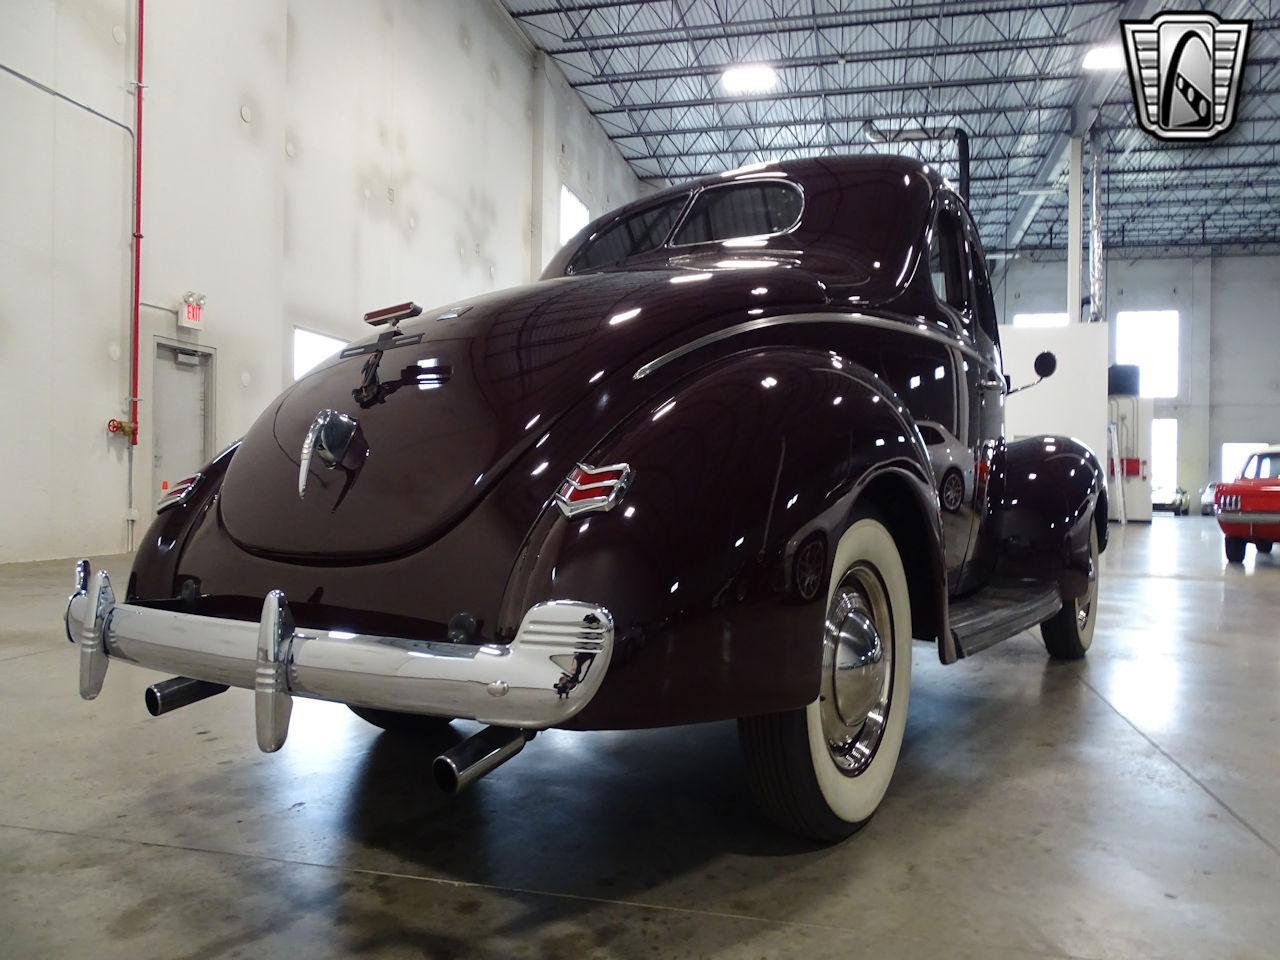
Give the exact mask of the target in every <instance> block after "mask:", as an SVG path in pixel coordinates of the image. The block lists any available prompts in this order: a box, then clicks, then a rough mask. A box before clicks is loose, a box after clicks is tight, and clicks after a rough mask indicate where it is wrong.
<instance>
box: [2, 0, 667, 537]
mask: <svg viewBox="0 0 1280 960" xmlns="http://www.w3.org/2000/svg"><path fill="white" fill-rule="evenodd" d="M5 6H6V12H5V26H4V29H3V30H0V64H4V65H5V66H8V67H10V68H12V69H14V70H17V71H19V72H21V73H24V74H26V75H28V76H30V77H32V78H34V79H35V80H37V81H39V82H40V83H42V84H45V85H47V86H49V87H51V88H54V89H56V90H59V91H61V92H63V93H65V94H67V95H68V96H71V97H74V98H75V99H78V100H81V101H83V102H85V103H86V104H88V105H90V106H92V107H93V108H94V109H96V110H98V111H100V112H102V113H104V114H106V115H107V116H108V117H109V118H111V119H114V120H116V121H118V122H119V123H123V124H125V125H132V112H133V98H132V96H131V95H130V86H129V82H130V80H131V78H132V75H133V55H134V47H133V43H134V9H135V3H134V0H96V2H95V3H93V4H84V3H75V2H68V0H14V2H12V3H8V4H6V5H5ZM146 26H147V30H146V83H147V88H146V100H145V106H146V116H145V123H144V186H143V234H144V236H145V239H144V241H143V275H142V285H141V294H142V300H143V302H144V303H145V304H149V306H144V308H143V310H142V317H141V326H142V336H141V345H142V350H141V354H142V370H141V376H140V390H139V393H140V396H141V398H142V403H141V410H140V420H141V423H142V430H141V433H140V442H139V445H138V446H137V448H135V451H136V452H135V457H134V468H133V478H134V484H135V489H136V490H137V497H136V501H135V502H136V506H137V509H138V514H139V517H140V521H139V523H140V528H139V530H138V534H139V535H140V534H141V531H142V529H145V526H146V524H147V523H149V521H150V516H151V503H150V495H149V491H150V489H151V486H150V481H151V472H150V471H151V456H150V443H151V435H150V425H151V422H152V418H151V417H150V416H149V415H148V408H147V400H148V393H149V390H150V386H149V385H150V383H151V357H152V355H153V354H154V344H155V340H156V338H157V337H164V338H167V339H181V340H187V341H194V342H197V343H199V344H200V345H201V346H202V347H204V348H206V349H209V350H211V351H212V352H214V353H215V356H216V362H215V368H216V375H215V378H216V384H215V395H216V422H215V431H214V433H215V440H216V444H217V445H221V444H223V443H226V442H229V441H230V440H232V439H234V438H235V437H237V436H239V435H240V434H241V433H243V432H244V430H245V429H246V428H247V427H248V425H249V424H250V423H251V422H252V421H253V419H254V418H255V417H256V416H257V415H258V413H259V412H260V411H261V410H262V409H263V408H264V407H265V406H266V404H267V403H268V402H269V401H270V400H271V398H272V397H274V396H275V395H276V394H277V393H278V392H279V391H280V390H281V389H282V387H283V386H284V385H285V384H286V383H287V382H288V380H289V378H290V376H291V363H290V358H291V345H292V328H293V327H294V326H295V325H297V326H304V327H308V328H310V329H314V330H318V331H320V332H322V333H327V334H331V335H334V336H338V337H342V338H353V337H356V336H359V335H361V334H362V333H363V332H364V328H363V324H362V323H361V322H360V316H361V314H363V313H364V312H365V311H366V310H368V309H370V308H372V307H376V306H381V305H385V304H387V303H395V302H398V301H400V300H408V299H412V300H416V301H418V302H419V303H422V304H424V305H427V306H431V305H436V304H441V303H447V302H449V301H452V300H455V299H457V298H461V297H465V296H470V295H474V294H476V293H479V292H484V291H487V290H492V289H496V288H500V287H504V286H511V285H513V284H517V283H522V282H525V281H526V280H528V279H529V278H530V277H531V276H533V275H534V274H536V272H538V271H539V270H540V269H541V266H542V264H543V263H544V262H545V260H546V259H547V258H549V257H550V255H551V254H552V253H554V246H555V241H556V224H557V223H558V216H559V189H560V184H561V182H565V183H567V184H568V185H569V187H570V189H572V190H573V191H574V192H575V193H576V194H577V195H578V196H579V197H581V198H582V199H583V200H584V201H586V202H587V203H588V205H589V207H590V209H591V212H592V214H593V215H596V214H599V213H602V212H604V211H605V210H606V209H608V208H609V207H612V206H616V205H618V204H621V203H624V202H626V201H628V200H630V199H633V198H634V197H635V196H637V195H638V194H639V193H640V192H641V190H642V189H643V188H642V185H641V184H640V183H639V181H637V180H636V178H635V177H634V176H633V175H632V173H631V171H630V169H629V168H628V166H627V165H626V163H625V162H624V161H623V160H622V158H621V156H620V154H619V153H618V152H617V150H616V149H615V148H614V147H613V145H612V143H611V142H610V141H609V140H608V138H607V137H605V135H604V133H603V131H602V130H601V129H600V127H599V125H598V124H597V123H596V122H595V120H594V119H593V118H592V117H591V116H590V114H589V113H588V112H587V111H586V109H585V108H584V107H583V106H582V104H581V101H580V100H579V99H578V98H577V96H576V94H574V92H573V91H572V90H571V89H570V88H569V87H568V86H567V84H566V83H565V82H564V78H563V76H562V75H560V73H559V70H558V69H557V68H556V67H555V66H554V64H551V63H549V62H547V61H546V60H545V59H544V58H541V57H537V56H535V55H534V53H533V51H532V50H531V49H530V47H529V46H528V44H527V41H526V40H525V39H524V38H523V36H521V35H520V33H519V31H518V30H517V29H516V28H515V26H514V24H512V23H511V22H510V20H509V18H507V16H506V14H505V13H503V12H502V11H501V10H500V9H499V8H498V7H497V5H496V4H494V3H491V2H488V0H483V2H477V0H427V2H410V0H380V2H376V3H374V2H369V3H359V4H353V3H345V2H341V0H223V2H219V3H217V4H209V3H203V2H199V0H165V2H164V3H151V4H150V5H149V6H148V8H147V21H146ZM0 116H4V117H5V120H6V128H7V135H6V136H5V137H4V138H0V223H5V224H21V225H22V229H21V230H15V229H6V230H5V231H3V232H0V383H4V384H5V392H6V408H7V411H8V413H9V415H10V417H11V418H12V420H13V421H14V422H16V423H19V424H21V425H22V426H21V429H22V431H23V454H22V460H23V465H22V468H21V469H17V470H14V469H11V470H8V471H5V472H4V474H3V475H2V476H0V503H3V504H4V505H5V506H4V511H3V513H2V514H0V561H5V560H17V559H37V558H44V557H60V556H74V555H81V554H87V553H107V552H113V551H118V550H122V549H124V548H125V546H126V536H127V528H128V524H127V522H126V498H127V486H128V482H129V470H128V466H127V464H128V448H127V445H126V444H125V443H124V441H123V440H122V439H121V438H120V437H112V436H110V435H108V433H107V432H106V429H105V424H106V422H107V420H108V419H109V418H111V417H117V418H123V415H124V414H125V411H126V409H127V408H126V405H125V398H126V396H127V394H128V371H129V361H128V351H129V303H128V300H129V278H128V269H129V258H130V236H129V234H130V232H131V226H130V219H129V218H130V184H131V170H132V168H131V164H132V154H131V149H130V141H129V135H128V133H127V132H126V131H123V130H121V129H119V128H118V127H115V126H112V125H111V124H110V123H108V122H106V121H105V120H102V119H99V118H97V117H94V116H92V115H90V114H88V113H86V112H84V111H83V110H80V109H78V108H76V107H74V106H71V105H69V104H66V103H64V102H61V101H59V100H57V99H55V98H54V97H51V96H50V95H49V94H47V93H45V92H42V91H40V90H38V89H36V88H34V87H32V86H30V85H29V84H27V83H24V82H22V81H21V80H18V79H16V78H14V77H13V76H11V75H9V74H5V73H0ZM543 219H545V220H546V222H547V224H548V229H547V230H546V231H543V230H542V228H541V223H542V221H543ZM188 290H194V291H198V292H200V293H203V294H205V295H206V296H207V298H208V301H207V308H206V325H207V329H205V330H202V331H200V332H199V333H198V334H189V333H187V332H185V331H179V330H178V329H177V327H176V317H175V314H174V312H172V311H173V310H174V309H175V308H176V306H177V304H178V302H179V300H180V298H181V297H182V295H183V294H184V293H185V292H186V291H188Z"/></svg>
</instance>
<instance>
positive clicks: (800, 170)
mask: <svg viewBox="0 0 1280 960" xmlns="http://www.w3.org/2000/svg"><path fill="white" fill-rule="evenodd" d="M879 170H886V171H889V172H894V171H897V172H900V173H919V174H922V175H923V176H924V177H925V178H926V179H927V180H928V181H929V183H930V185H931V186H932V187H933V189H934V190H937V189H939V188H941V187H943V186H946V185H947V181H945V180H944V179H943V178H942V175H941V174H939V173H938V171H937V168H936V167H931V166H930V165H929V164H927V163H925V162H924V161H922V160H917V159H915V158H914V157H906V156H901V155H899V154H892V153H861V154H839V155H836V156H829V157H807V158H804V159H801V160H773V161H769V162H767V163H754V164H749V165H747V166H745V167H738V168H736V169H734V170H726V171H725V172H724V173H714V174H711V175H710V176H706V177H699V178H698V179H696V180H684V181H681V182H680V183H676V184H673V185H671V186H669V187H664V188H663V189H661V190H655V191H653V192H652V193H646V194H645V195H644V196H643V197H640V198H638V199H636V200H633V201H631V202H630V203H628V204H626V205H625V206H622V207H619V208H617V209H616V210H611V211H609V212H608V213H607V214H605V215H604V216H602V217H600V218H598V220H597V221H594V223H603V222H604V221H606V220H612V219H614V218H617V217H622V216H625V215H626V214H628V213H630V212H632V211H633V210H641V209H643V208H645V207H649V206H652V205H656V204H657V203H659V202H661V201H662V200H665V199H668V198H670V197H679V196H684V195H685V194H688V193H689V192H690V191H692V190H695V189H698V188H700V187H707V186H712V185H713V184H718V183H728V182H731V181H733V180H734V179H736V178H738V177H744V178H752V177H753V175H758V174H762V173H765V172H766V171H767V172H772V173H775V174H782V175H783V176H784V177H786V178H787V179H789V180H793V181H803V180H805V179H806V178H807V177H811V176H814V175H821V174H826V175H833V174H834V175H835V176H837V177H841V176H842V175H854V174H865V173H868V172H871V171H879Z"/></svg>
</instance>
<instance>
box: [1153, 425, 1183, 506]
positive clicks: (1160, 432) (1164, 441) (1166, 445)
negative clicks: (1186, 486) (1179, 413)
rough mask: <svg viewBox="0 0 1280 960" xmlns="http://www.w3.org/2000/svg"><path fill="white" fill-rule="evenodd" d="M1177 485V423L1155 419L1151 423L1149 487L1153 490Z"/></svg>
mask: <svg viewBox="0 0 1280 960" xmlns="http://www.w3.org/2000/svg"><path fill="white" fill-rule="evenodd" d="M1177 485H1178V421H1177V420H1175V419H1173V418H1172V417H1157V418H1156V419H1155V420H1152V421H1151V487H1152V489H1154V490H1161V489H1165V488H1173V487H1176V486H1177Z"/></svg>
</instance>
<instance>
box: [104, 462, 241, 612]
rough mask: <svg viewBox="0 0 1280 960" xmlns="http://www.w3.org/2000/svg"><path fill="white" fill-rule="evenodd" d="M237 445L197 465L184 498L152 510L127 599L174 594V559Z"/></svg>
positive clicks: (208, 503) (211, 497) (213, 499)
mask: <svg viewBox="0 0 1280 960" xmlns="http://www.w3.org/2000/svg"><path fill="white" fill-rule="evenodd" d="M239 446H240V442H239V441H238V440H237V441H236V442H235V443H233V444H231V445H230V446H229V447H227V448H226V449H225V450H223V451H222V452H221V453H219V454H218V455H217V456H216V457H214V458H213V459H212V460H211V461H210V462H209V463H208V464H207V465H205V466H204V467H203V468H201V470H200V480H199V483H197V485H196V487H195V489H194V490H193V491H192V492H191V494H190V495H189V496H188V497H187V499H185V500H183V501H182V502H181V503H179V504H178V505H177V506H173V507H170V508H168V509H167V510H165V511H164V512H163V513H158V514H156V518H155V519H154V520H152V521H151V526H150V527H148V528H147V532H146V533H145V534H144V535H143V537H142V541H141V542H140V543H139V544H138V552H137V553H136V554H135V555H134V558H133V570H132V572H131V573H130V574H129V586H128V590H127V593H126V595H127V598H128V599H129V600H130V601H132V600H136V599H138V598H139V597H172V596H174V595H175V594H176V592H177V578H178V561H179V559H180V558H181V557H182V552H183V550H184V549H185V547H186V545H187V539H188V538H189V537H190V536H191V532H192V531H193V530H194V529H195V528H196V527H197V526H198V525H199V524H200V523H201V521H203V520H204V518H205V515H206V514H207V513H208V511H209V509H210V507H212V506H213V505H214V504H215V503H216V502H217V493H218V490H219V489H221V487H222V478H223V477H224V476H225V475H226V472H227V467H228V466H230V465H231V458H232V457H234V456H235V453H236V450H237V449H239Z"/></svg>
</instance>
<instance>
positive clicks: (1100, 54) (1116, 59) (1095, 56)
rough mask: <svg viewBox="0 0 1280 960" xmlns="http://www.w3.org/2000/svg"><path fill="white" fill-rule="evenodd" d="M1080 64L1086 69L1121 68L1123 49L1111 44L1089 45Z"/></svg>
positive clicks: (1122, 65)
mask: <svg viewBox="0 0 1280 960" xmlns="http://www.w3.org/2000/svg"><path fill="white" fill-rule="evenodd" d="M1081 66H1082V67H1084V69H1086V70H1123V69H1124V51H1123V50H1121V49H1120V48H1119V47H1117V46H1112V45H1107V46H1097V47H1090V48H1089V49H1088V51H1087V52H1086V53H1085V55H1084V63H1082V64H1081Z"/></svg>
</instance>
